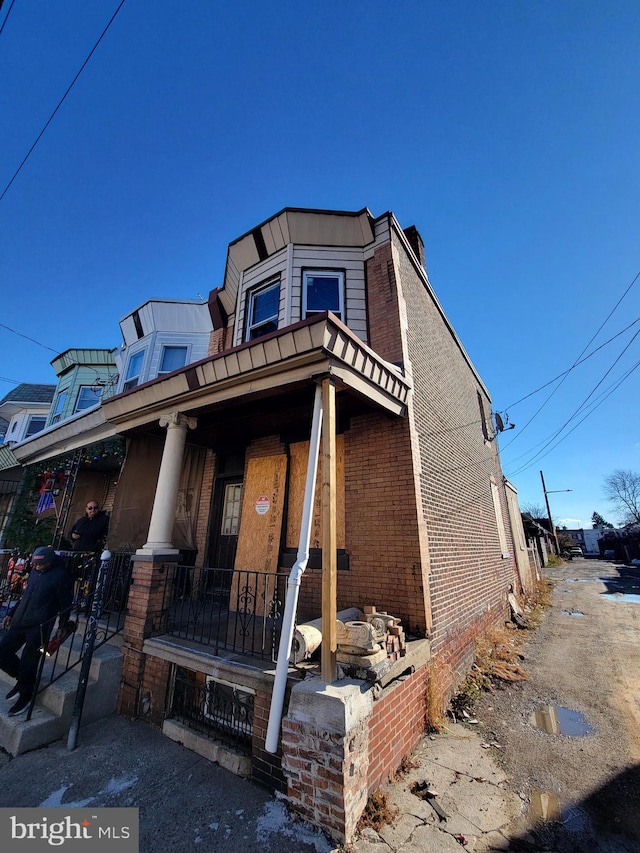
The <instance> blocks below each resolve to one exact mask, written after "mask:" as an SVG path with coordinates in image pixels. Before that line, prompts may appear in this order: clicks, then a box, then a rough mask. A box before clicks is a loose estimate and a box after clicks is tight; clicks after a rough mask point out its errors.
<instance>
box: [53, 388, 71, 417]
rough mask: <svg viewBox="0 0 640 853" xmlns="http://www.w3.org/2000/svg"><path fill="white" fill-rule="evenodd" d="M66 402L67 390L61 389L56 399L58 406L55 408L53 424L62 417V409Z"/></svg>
mask: <svg viewBox="0 0 640 853" xmlns="http://www.w3.org/2000/svg"><path fill="white" fill-rule="evenodd" d="M66 402H67V391H60V393H59V394H58V399H57V400H56V407H55V409H54V410H53V415H52V416H51V423H52V424H57V423H58V421H59V420H60V418H61V417H62V411H63V409H64V405H65V403H66Z"/></svg>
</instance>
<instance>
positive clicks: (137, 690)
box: [118, 557, 177, 725]
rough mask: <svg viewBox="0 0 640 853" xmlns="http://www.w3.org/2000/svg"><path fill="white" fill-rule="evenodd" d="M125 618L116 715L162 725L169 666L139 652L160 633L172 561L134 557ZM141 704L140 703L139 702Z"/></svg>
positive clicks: (164, 613)
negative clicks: (149, 639)
mask: <svg viewBox="0 0 640 853" xmlns="http://www.w3.org/2000/svg"><path fill="white" fill-rule="evenodd" d="M133 561H134V562H133V574H132V579H131V589H130V591H129V599H128V607H127V617H126V620H125V623H124V631H123V644H122V653H123V656H124V659H123V662H122V682H121V685H120V695H119V697H118V712H119V713H120V714H122V715H123V716H124V717H128V718H129V719H135V718H136V717H138V716H139V715H140V714H142V713H145V715H146V716H147V718H148V719H149V722H151V723H154V724H156V725H161V724H162V718H163V715H164V700H165V694H166V685H167V682H168V677H169V665H168V664H167V663H166V662H164V661H161V660H158V659H156V658H150V657H148V656H147V655H145V654H144V653H143V651H142V647H143V645H144V641H145V640H146V639H148V638H149V637H152V636H154V635H156V634H160V633H162V631H163V630H164V628H165V626H166V620H167V616H168V605H167V603H166V602H165V598H166V596H165V588H166V587H167V586H169V588H170V584H171V579H172V577H173V574H174V573H175V570H176V566H177V563H176V562H175V558H169V559H162V558H161V557H156V558H148V557H143V558H140V557H134V558H133ZM143 699H144V700H145V701H144V704H143V703H142V700H143Z"/></svg>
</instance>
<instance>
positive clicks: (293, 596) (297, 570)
mask: <svg viewBox="0 0 640 853" xmlns="http://www.w3.org/2000/svg"><path fill="white" fill-rule="evenodd" d="M321 424H322V387H321V386H320V385H318V386H317V387H316V396H315V399H314V401H313V419H312V422H311V439H310V441H309V459H308V462H307V482H306V485H305V489H304V503H303V505H302V522H301V524H300V539H299V541H298V554H297V557H296V561H295V563H294V564H293V566H292V568H291V572H290V573H289V581H288V583H287V598H286V601H285V605H284V616H283V618H282V633H281V634H280V646H279V648H278V663H277V664H276V675H275V679H274V682H273V693H272V695H271V708H270V709H269V723H268V725H267V737H266V740H265V749H266V750H267V752H272V753H273V752H277V751H278V740H279V737H280V722H281V720H282V706H283V705H284V694H285V690H286V687H287V673H288V671H289V655H290V654H291V643H292V640H293V626H294V624H295V620H296V610H297V608H298V593H299V591H300V581H301V579H302V575H303V573H304V570H305V569H306V568H307V563H308V562H309V542H310V541H311V521H312V517H313V498H314V496H315V491H316V476H317V474H318V455H319V453H320V426H321Z"/></svg>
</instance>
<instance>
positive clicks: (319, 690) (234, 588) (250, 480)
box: [16, 209, 535, 842]
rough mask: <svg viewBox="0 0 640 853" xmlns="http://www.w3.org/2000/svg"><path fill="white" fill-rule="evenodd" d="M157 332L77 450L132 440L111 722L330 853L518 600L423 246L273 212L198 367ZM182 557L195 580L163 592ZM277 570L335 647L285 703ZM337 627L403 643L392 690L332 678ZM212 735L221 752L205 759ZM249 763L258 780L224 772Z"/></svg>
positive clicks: (336, 222) (330, 217)
mask: <svg viewBox="0 0 640 853" xmlns="http://www.w3.org/2000/svg"><path fill="white" fill-rule="evenodd" d="M152 305H153V311H151V310H150V306H152ZM156 306H158V308H157V310H158V312H160V311H162V306H161V305H160V304H159V301H154V302H152V303H145V305H144V306H142V308H140V309H138V310H137V311H136V312H133V314H132V315H130V317H129V318H128V319H127V320H126V322H125V321H123V324H121V327H122V329H123V334H124V336H125V349H123V352H122V353H121V356H120V364H119V367H120V374H121V376H120V385H119V386H118V387H119V389H122V393H119V394H116V395H115V396H113V397H110V398H108V399H103V401H102V406H101V407H100V408H99V409H98V410H97V413H96V414H95V417H93V419H92V420H88V421H87V427H88V428H90V434H91V439H92V440H97V439H98V438H103V439H107V438H109V437H112V436H114V435H116V434H117V435H120V436H124V437H125V438H126V440H127V457H126V461H125V464H124V466H123V469H122V471H121V474H120V477H119V482H118V486H117V490H116V492H115V494H114V498H113V511H112V515H111V531H110V539H109V545H110V547H111V548H115V549H116V550H117V549H118V548H119V547H120V546H121V545H129V544H133V545H135V546H136V547H137V549H138V550H137V553H136V556H135V558H134V559H135V568H134V582H133V587H132V593H131V595H130V596H129V605H128V616H127V623H126V626H125V638H124V655H125V659H124V666H123V682H122V688H121V694H120V710H121V712H122V713H124V714H126V715H129V716H141V717H145V718H146V719H147V720H148V721H149V722H151V723H152V724H155V725H158V726H161V727H162V728H163V730H164V731H165V732H167V733H168V734H169V735H170V736H173V737H176V738H179V739H181V740H182V741H183V742H185V743H189V745H190V746H192V748H196V749H201V750H203V751H205V752H206V754H208V755H214V756H215V757H216V758H217V759H218V760H220V761H223V762H226V763H228V764H230V763H231V762H233V765H234V766H235V767H236V768H238V767H242V768H244V772H249V773H251V775H252V776H253V778H255V779H256V780H258V781H260V782H262V783H264V784H268V785H270V786H271V787H274V788H279V789H280V790H283V791H286V792H287V794H288V798H289V802H290V803H291V804H292V806H293V807H294V808H296V809H297V810H298V811H299V812H300V813H301V814H303V815H305V816H307V817H311V818H312V819H314V820H317V821H319V822H321V823H322V825H323V826H324V827H325V828H326V829H328V831H329V832H330V833H331V834H332V835H333V836H334V837H335V838H337V839H339V840H341V841H347V842H348V841H349V840H350V839H351V837H352V836H353V832H354V828H355V823H356V821H357V819H358V817H359V816H360V813H361V811H362V809H363V807H364V805H365V803H366V799H367V794H368V792H370V791H372V790H374V789H375V788H376V787H378V786H379V784H380V783H381V782H382V781H383V780H384V779H385V778H387V776H388V775H389V774H390V773H393V772H394V771H395V770H396V769H397V767H398V765H399V763H400V761H401V759H402V757H403V756H404V755H406V754H407V753H408V752H409V751H410V750H411V748H412V747H413V746H414V745H415V743H416V741H417V739H418V738H419V737H420V735H421V734H422V732H423V731H424V727H425V723H426V707H427V689H428V685H429V680H430V679H431V680H433V679H434V678H436V674H437V678H438V682H437V683H436V684H432V687H433V690H432V691H431V695H433V694H434V693H437V692H439V693H440V694H441V695H442V696H444V697H445V698H446V697H447V696H448V695H449V694H450V692H451V691H452V690H453V689H454V688H455V686H456V684H457V683H458V682H459V680H460V679H461V678H462V676H463V675H464V673H465V671H466V670H467V669H468V668H469V667H470V666H471V664H472V662H473V655H474V643H475V640H476V638H477V637H478V636H479V635H480V634H481V633H482V632H484V631H485V630H486V629H487V628H489V627H490V626H492V625H493V624H495V623H496V622H502V621H504V619H505V618H508V617H509V605H508V598H507V596H508V594H509V592H510V591H511V590H515V591H516V592H517V593H522V592H523V591H524V592H526V591H528V590H529V589H530V588H531V586H532V584H533V582H534V574H535V567H533V568H532V567H531V565H530V562H529V561H528V559H527V554H528V552H527V542H526V537H525V532H524V530H523V528H522V522H521V519H520V513H519V510H518V504H517V494H516V492H515V489H514V488H513V487H512V486H510V485H509V484H506V483H505V480H504V477H503V474H502V470H501V467H500V461H499V456H498V449H497V446H496V445H497V442H496V432H495V430H494V427H493V418H492V412H491V400H490V397H489V394H488V391H487V389H486V388H485V386H484V384H483V383H482V380H481V379H480V377H479V376H478V374H477V372H476V370H475V368H474V366H473V364H472V363H471V361H470V359H469V356H468V355H467V353H466V352H465V350H464V348H463V346H462V344H461V342H460V341H459V339H458V338H457V336H456V334H455V331H454V330H453V328H452V326H451V324H450V322H449V320H448V319H447V317H446V316H445V314H444V312H443V310H442V307H441V306H440V304H439V302H438V300H437V297H436V296H435V293H434V291H433V289H432V287H431V285H430V283H429V280H428V277H427V273H426V269H425V264H424V254H423V243H422V240H421V238H420V235H419V234H418V232H417V231H416V229H415V228H410V229H406V230H403V229H402V228H401V227H400V225H399V224H398V222H397V220H396V219H395V217H394V215H393V214H392V213H385V214H383V215H382V216H379V217H373V216H372V215H371V213H370V212H369V211H368V210H367V209H364V210H361V211H357V212H344V211H317V210H306V209H286V210H283V211H281V212H280V213H279V214H277V215H275V216H273V217H271V218H270V219H268V220H267V221H266V222H263V223H262V224H261V225H258V226H256V227H255V228H253V229H252V230H251V231H250V232H248V233H247V234H245V235H244V236H242V237H240V238H238V239H237V240H235V241H234V242H233V243H231V244H230V246H229V249H228V254H227V263H226V267H225V274H224V280H223V284H222V286H221V287H219V288H217V289H215V290H213V291H212V292H211V294H210V297H209V302H208V306H206V307H207V310H208V314H209V316H210V319H211V323H212V331H211V334H210V336H209V349H208V354H207V355H204V354H203V356H202V357H201V358H200V360H198V361H193V358H191V360H190V359H189V356H190V355H191V357H193V355H194V349H193V348H192V349H191V350H190V351H189V352H188V353H187V354H186V355H185V358H186V361H185V364H184V366H180V365H179V364H177V362H176V361H175V359H177V360H178V361H179V360H180V359H181V358H182V354H181V353H171V355H168V356H167V361H166V362H164V355H162V353H165V352H167V348H171V347H185V346H188V344H189V340H188V338H187V337H186V336H187V335H188V331H189V329H188V326H184V327H179V328H177V329H176V328H175V319H174V318H173V317H172V316H171V312H170V311H169V310H168V311H167V313H166V314H165V315H164V319H163V320H162V321H160V322H158V321H157V318H158V316H159V314H158V313H156ZM147 307H149V310H147ZM201 310H202V309H200V308H198V309H196V308H194V316H201V314H198V315H196V313H195V312H196V311H201ZM151 316H153V317H154V318H156V322H155V325H154V323H153V322H150V321H149V322H147V318H148V317H151ZM136 317H137V319H136ZM195 323H196V321H195V320H194V324H195ZM172 324H173V325H174V329H173V333H172V334H171V326H172ZM160 326H162V334H160V333H159V332H160ZM196 331H197V332H198V333H200V332H201V331H202V329H201V327H199V326H198V327H197V329H196ZM156 332H157V333H158V334H156ZM181 336H182V337H181ZM169 351H170V349H169ZM163 367H164V368H166V369H169V370H170V372H168V373H166V375H165V370H164V369H163ZM172 368H175V369H172ZM318 389H320V390H318ZM320 401H322V405H321V404H320ZM98 413H99V414H98ZM320 423H322V431H323V450H322V454H321V455H322V456H323V459H324V464H323V467H322V470H321V472H320V473H319V474H318V481H317V488H316V491H315V498H314V497H313V495H314V492H313V491H312V487H313V483H314V470H315V468H314V466H315V453H314V454H313V455H312V457H311V462H310V463H308V457H309V449H310V447H311V446H312V444H311V442H312V441H315V437H316V436H317V434H318V429H319V424H320ZM74 426H75V427H76V429H77V430H81V429H82V423H81V419H79V420H78V421H76V422H75V423H74ZM56 432H57V435H54V433H56ZM86 440H87V437H86V435H85V436H83V435H82V433H79V434H78V433H76V434H72V433H71V432H64V429H61V430H58V431H56V430H54V431H53V432H52V433H51V434H50V435H48V436H43V437H42V438H41V439H38V438H37V437H36V439H35V440H33V439H32V440H31V441H30V442H28V445H29V446H26V445H22V446H20V447H19V448H17V449H16V453H17V454H18V455H19V457H20V458H21V460H22V461H23V462H25V463H30V462H34V461H37V460H40V461H42V460H43V459H46V458H48V457H47V454H49V456H50V455H51V454H52V453H53V452H56V453H63V452H64V453H69V452H74V451H75V450H76V449H77V448H79V447H81V446H84V445H85V444H86ZM307 529H308V530H310V539H309V541H308V542H305V541H302V540H301V530H307ZM306 549H308V553H309V560H308V564H307V568H306V571H305V572H304V574H303V575H302V577H301V578H300V576H299V574H296V572H298V571H299V568H300V561H301V560H302V561H303V562H304V557H305V554H306ZM180 552H182V555H183V557H186V561H187V562H188V563H191V564H195V566H196V568H193V569H184V568H183V569H181V570H180V572H179V573H178V575H175V566H176V563H177V561H178V556H179V553H180ZM292 565H293V566H294V568H293V570H292V574H291V578H290V580H289V593H288V594H287V600H290V599H289V596H290V594H291V590H292V589H293V587H296V588H297V580H299V581H300V586H299V597H298V604H299V606H298V611H297V622H298V624H299V623H301V622H303V621H304V620H306V619H317V618H318V617H319V616H321V615H323V616H324V618H325V619H326V625H327V628H326V631H325V632H324V636H325V642H324V648H322V649H321V652H322V672H321V675H322V678H308V679H304V674H305V673H307V672H309V670H308V669H306V668H305V669H304V670H298V671H296V670H291V671H290V672H289V673H288V681H287V685H286V691H285V690H284V688H282V692H280V687H281V684H282V682H281V681H279V680H278V679H277V680H276V686H275V688H274V677H273V663H272V662H271V661H270V660H269V656H270V654H271V650H272V649H275V648H277V642H276V636H277V633H278V631H279V630H280V627H281V625H282V621H283V620H282V612H283V608H284V607H285V603H284V586H283V585H284V583H285V582H286V578H287V577H288V576H289V569H290V567H291V566H292ZM200 567H202V568H200ZM174 576H175V577H176V578H177V582H179V586H176V587H173V586H172V584H173V583H174V581H173V580H172V579H173V578H174ZM294 577H295V578H297V580H294V579H293V578H294ZM174 598H175V604H172V601H173V600H174ZM185 602H187V604H185ZM187 605H188V606H187ZM349 607H357V608H359V609H363V608H365V607H370V608H373V607H375V608H377V610H378V611H384V612H386V613H388V614H391V616H392V617H394V618H395V620H396V623H394V625H393V628H394V632H395V633H394V634H393V636H399V635H400V634H401V633H402V630H401V627H400V625H401V626H402V629H403V630H404V633H405V634H406V635H407V636H408V637H409V641H408V642H407V643H406V647H403V649H402V653H398V654H399V657H398V660H396V661H395V663H393V662H391V660H390V659H388V658H387V655H386V650H382V651H378V652H377V654H381V655H382V658H383V659H384V662H385V667H386V669H385V673H386V674H385V676H384V678H383V677H382V676H376V675H373V674H371V673H370V674H369V676H368V677H360V676H358V678H357V679H355V680H347V681H345V680H343V679H341V678H339V677H338V676H339V675H340V672H338V670H337V668H336V655H335V642H334V639H333V638H334V630H335V620H334V619H333V617H331V616H330V615H327V614H332V613H335V611H336V610H338V611H341V610H343V609H344V608H349ZM176 608H180V614H181V615H180V616H178V615H177V614H178V611H177V610H176ZM287 612H288V611H287ZM287 618H288V616H287V617H286V618H285V620H284V624H285V625H286V622H287ZM397 622H399V623H400V625H398V624H397ZM381 624H382V625H384V624H390V623H388V621H387V622H385V621H384V619H383V620H382V623H381ZM389 630H390V629H389ZM265 655H266V656H267V658H268V660H267V662H266V663H260V659H261V657H263V656H265ZM432 657H433V659H434V661H435V666H432V665H431V664H430V659H431V658H432ZM341 660H342V663H341V666H342V667H343V668H345V669H343V671H344V672H351V673H352V674H353V670H352V669H349V668H348V662H347V663H345V660H344V659H343V658H341ZM347 660H348V659H347ZM280 664H281V666H282V664H283V658H282V657H280ZM284 665H285V666H284V675H285V679H286V678H287V672H286V659H284ZM361 665H362V666H365V663H362V661H361ZM281 666H280V667H278V673H280V670H281ZM356 672H360V670H358V668H357V667H356ZM274 690H275V694H276V696H278V697H279V698H276V699H275V700H274V701H273V703H272V694H273V693H274ZM374 699H375V702H374ZM283 702H284V706H283V707H281V706H282V703H283ZM274 709H275V710H274ZM280 709H281V710H282V714H283V719H282V726H281V727H280V716H279V715H280ZM268 719H269V720H271V722H272V723H273V721H274V720H275V734H276V742H277V751H276V747H275V746H274V744H273V743H272V742H271V740H272V735H269V736H268V734H267V732H268V731H269V732H271V733H272V732H273V730H272V726H271V725H269V727H267V720H268ZM221 730H223V731H224V732H225V733H226V736H227V737H228V738H230V739H231V741H232V743H234V744H235V745H236V746H235V747H234V746H232V747H231V748H229V747H227V748H224V747H218V746H215V747H214V746H211V742H210V741H207V740H206V738H204V740H203V739H202V737H201V735H200V734H198V733H199V732H203V731H210V732H212V731H215V732H218V733H219V732H220V731H221ZM236 735H241V737H237V738H236V737H235V736H236ZM241 742H242V743H244V744H245V748H248V751H249V753H250V755H249V756H248V757H247V758H246V760H245V759H242V758H241V757H237V758H235V759H233V758H229V753H230V752H231V753H233V752H234V750H235V749H236V747H237V749H238V750H240V749H241V747H240V745H239V744H240V743H241ZM329 742H330V743H331V750H332V754H333V755H334V756H335V759H336V760H335V761H332V762H331V764H330V765H329V764H327V762H326V753H325V752H324V751H323V744H327V743H329ZM247 744H248V747H247V746H246V745H247ZM318 750H319V751H318ZM225 756H226V757H225ZM318 766H323V769H324V770H325V773H324V775H322V774H318V773H317V772H316V771H315V770H314V768H317V767H318ZM321 776H322V778H320V777H321Z"/></svg>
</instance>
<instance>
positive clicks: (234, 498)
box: [220, 483, 242, 536]
mask: <svg viewBox="0 0 640 853" xmlns="http://www.w3.org/2000/svg"><path fill="white" fill-rule="evenodd" d="M241 509H242V484H241V483H229V484H227V485H226V486H225V487H224V504H223V509H222V524H221V528H220V532H221V533H222V535H223V536H237V535H238V534H239V532H240V510H241Z"/></svg>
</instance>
